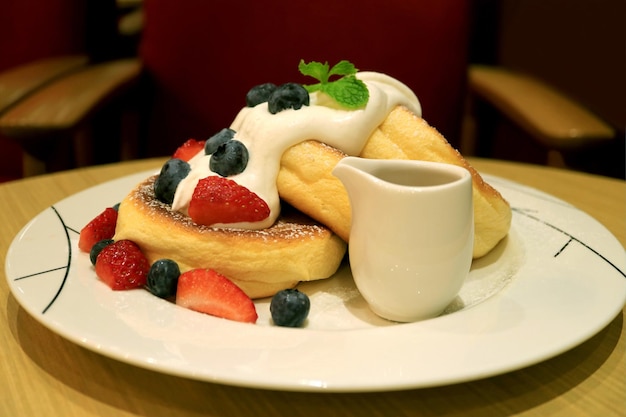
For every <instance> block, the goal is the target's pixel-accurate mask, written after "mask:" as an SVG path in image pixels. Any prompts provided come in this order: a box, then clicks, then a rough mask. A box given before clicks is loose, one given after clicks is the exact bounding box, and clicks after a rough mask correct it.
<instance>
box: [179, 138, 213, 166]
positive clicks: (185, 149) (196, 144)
mask: <svg viewBox="0 0 626 417" xmlns="http://www.w3.org/2000/svg"><path fill="white" fill-rule="evenodd" d="M204 142H205V141H203V140H195V139H188V140H187V141H186V142H185V143H183V144H182V145H180V146H179V147H178V149H176V152H174V155H172V158H175V159H181V160H183V161H185V162H188V161H189V160H190V159H191V158H193V157H194V156H196V155H197V154H198V152H200V151H201V150H202V149H204Z"/></svg>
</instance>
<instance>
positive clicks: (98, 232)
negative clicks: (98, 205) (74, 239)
mask: <svg viewBox="0 0 626 417" xmlns="http://www.w3.org/2000/svg"><path fill="white" fill-rule="evenodd" d="M116 223H117V210H115V209H114V208H112V207H107V208H106V209H105V210H104V211H103V212H102V213H100V214H99V215H97V216H96V217H95V218H94V219H93V220H91V221H90V222H89V223H87V225H86V226H85V227H83V229H82V230H81V231H80V237H79V239H78V248H79V249H80V250H82V251H83V252H87V253H89V251H90V250H91V248H92V246H93V245H95V244H96V243H98V242H99V241H101V240H103V239H111V238H112V237H113V235H114V234H115V224H116Z"/></svg>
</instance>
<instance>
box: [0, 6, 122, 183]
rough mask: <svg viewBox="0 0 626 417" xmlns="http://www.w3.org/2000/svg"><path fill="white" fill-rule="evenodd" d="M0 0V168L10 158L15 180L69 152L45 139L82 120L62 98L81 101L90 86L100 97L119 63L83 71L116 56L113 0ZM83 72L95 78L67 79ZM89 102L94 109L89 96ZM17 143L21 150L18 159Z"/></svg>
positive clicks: (10, 174) (52, 139) (41, 169)
mask: <svg viewBox="0 0 626 417" xmlns="http://www.w3.org/2000/svg"><path fill="white" fill-rule="evenodd" d="M2 6H3V9H2V15H1V16H0V27H2V28H3V36H2V37H1V38H0V50H2V54H1V55H0V117H2V118H3V120H4V122H3V125H2V126H3V128H2V129H1V130H0V144H1V145H2V147H3V151H4V152H3V155H2V158H3V159H4V161H3V163H2V167H5V166H6V165H7V162H8V163H10V164H11V166H12V168H11V171H10V172H7V173H6V177H7V179H12V178H16V177H19V176H23V175H32V174H36V173H41V172H45V171H46V170H47V168H45V167H44V165H45V164H44V163H43V162H42V161H45V160H52V159H57V156H58V155H62V154H63V153H64V152H66V150H65V149H63V150H59V151H56V152H52V147H51V146H49V145H50V143H51V142H56V141H59V137H60V132H61V131H63V130H64V129H66V128H67V126H68V125H69V123H74V124H76V122H77V120H78V119H79V118H77V117H76V114H75V113H72V112H71V111H70V112H69V114H66V113H67V110H68V109H69V107H68V106H65V105H63V101H62V100H63V99H64V98H65V99H71V100H73V101H77V103H80V102H81V98H82V100H83V101H84V96H85V94H84V92H85V91H86V90H94V93H95V94H96V95H97V94H99V95H100V100H99V101H100V102H102V98H104V97H105V96H108V93H107V94H105V93H104V92H103V91H104V90H103V86H102V85H101V84H102V81H101V80H102V79H103V78H107V79H110V80H109V81H108V83H109V85H111V86H112V85H113V82H112V80H111V78H112V76H118V74H119V73H120V71H122V69H121V68H120V64H112V65H103V66H90V68H89V71H88V72H87V73H81V70H83V69H86V68H87V67H88V65H93V64H97V63H99V62H104V61H107V60H110V59H112V58H113V57H115V56H117V55H118V51H117V49H119V48H118V45H117V41H116V40H117V33H116V30H117V29H116V25H117V23H116V21H117V6H116V2H115V0H103V1H98V2H89V1H85V0H49V1H46V2H44V3H41V4H38V5H37V6H36V7H35V6H33V5H32V4H30V3H29V2H22V1H9V2H6V3H3V5H2ZM126 31H127V32H128V31H129V29H128V28H127V29H126ZM99 68H102V69H99ZM78 73H81V74H82V75H78ZM87 74H91V76H92V77H93V80H92V81H93V84H89V85H83V86H78V85H77V86H76V87H79V88H78V89H74V90H73V89H71V88H69V87H70V83H68V80H70V79H72V78H73V77H76V78H78V79H80V78H82V79H84V78H85V76H86V75H87ZM118 82H119V81H118ZM75 93H79V94H78V95H76V94H75ZM81 94H82V95H81ZM89 105H91V106H92V107H93V109H96V106H95V105H94V103H90V104H89ZM73 106H74V104H73ZM74 108H76V107H74ZM88 113H89V112H86V113H85V115H87V114H88ZM61 114H63V116H61ZM15 142H17V143H19V145H20V146H21V149H22V150H24V151H25V152H24V156H23V158H24V159H23V162H22V161H21V159H22V158H21V155H20V154H21V153H22V152H21V150H16V148H15V147H14V143H15ZM18 149H19V148H18ZM51 154H56V156H55V155H51ZM20 162H21V163H20ZM18 167H19V168H18ZM0 176H1V175H0Z"/></svg>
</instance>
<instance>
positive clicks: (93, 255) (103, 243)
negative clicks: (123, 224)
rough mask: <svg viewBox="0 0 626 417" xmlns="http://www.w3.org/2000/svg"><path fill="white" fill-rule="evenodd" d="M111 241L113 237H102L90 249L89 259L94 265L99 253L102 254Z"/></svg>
mask: <svg viewBox="0 0 626 417" xmlns="http://www.w3.org/2000/svg"><path fill="white" fill-rule="evenodd" d="M111 243H113V239H102V240H100V241H98V242H96V244H94V245H93V246H92V247H91V250H90V251H89V260H90V261H91V264H92V265H95V264H96V259H98V255H100V252H101V251H102V249H104V248H106V247H107V246H109V245H110V244H111Z"/></svg>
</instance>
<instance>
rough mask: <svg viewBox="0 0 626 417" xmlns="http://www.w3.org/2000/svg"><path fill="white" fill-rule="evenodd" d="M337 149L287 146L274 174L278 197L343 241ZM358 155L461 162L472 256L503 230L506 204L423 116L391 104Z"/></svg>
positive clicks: (346, 229)
mask: <svg viewBox="0 0 626 417" xmlns="http://www.w3.org/2000/svg"><path fill="white" fill-rule="evenodd" d="M345 156H347V155H346V154H345V153H343V152H342V151H340V150H338V149H335V148H333V147H330V146H328V145H325V144H323V143H321V142H318V141H315V140H307V141H304V142H301V143H299V144H296V145H294V146H292V147H290V148H289V149H287V150H286V151H285V152H284V153H283V155H282V158H281V168H280V171H279V174H278V177H277V187H278V193H279V195H280V197H281V199H283V200H285V201H287V202H288V203H289V204H291V205H293V206H294V207H296V208H297V209H298V210H300V211H302V212H303V213H306V214H307V215H309V216H311V217H312V218H313V219H315V220H317V221H319V222H320V223H322V224H324V225H325V226H327V227H328V228H330V229H331V230H332V231H334V232H335V233H336V234H337V235H339V236H340V237H341V238H342V239H343V240H345V241H346V242H347V241H348V240H349V236H350V219H351V211H350V201H349V199H348V195H347V192H346V191H345V188H344V187H343V185H342V183H341V181H339V179H337V178H336V177H334V176H333V175H332V170H333V168H334V167H335V165H336V164H337V162H339V161H340V160H341V159H342V158H344V157H345ZM359 156H360V157H363V158H371V159H413V160H423V161H434V162H443V163H448V164H454V165H458V166H462V167H464V168H466V169H468V170H469V171H470V173H471V174H472V182H473V201H474V223H475V225H474V226H475V227H474V252H473V256H474V258H479V257H481V256H484V255H486V254H487V253H489V251H491V249H493V248H494V247H495V246H496V245H497V244H498V242H500V240H502V239H503V238H504V237H505V236H506V235H507V233H508V231H509V228H510V225H511V208H510V206H509V204H508V202H507V201H506V200H505V199H504V198H503V197H502V195H501V194H500V193H499V192H498V191H497V190H496V189H494V188H493V187H492V186H490V185H489V184H487V183H486V182H485V181H484V180H483V179H482V177H481V176H480V174H479V173H478V172H477V171H476V170H475V169H474V168H473V167H471V166H470V164H469V163H468V162H467V161H466V160H465V158H463V156H462V155H461V154H460V153H459V152H458V151H457V150H456V149H454V148H453V147H452V146H451V145H450V144H449V143H448V141H447V140H446V139H445V138H444V137H443V136H442V135H441V134H440V133H439V132H438V131H437V130H436V129H435V128H433V127H432V126H430V125H429V124H428V123H427V122H426V121H425V120H424V119H422V118H421V117H419V116H416V115H415V114H413V113H412V112H411V111H409V110H408V109H407V108H405V107H402V106H397V107H395V108H394V109H393V110H392V111H391V112H390V113H389V115H388V116H387V118H386V119H385V120H384V121H383V123H382V124H381V125H379V126H378V128H376V130H375V131H374V132H373V133H372V135H371V136H370V137H369V139H368V140H367V142H366V144H365V147H364V148H363V150H362V151H361V153H360V155H359Z"/></svg>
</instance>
